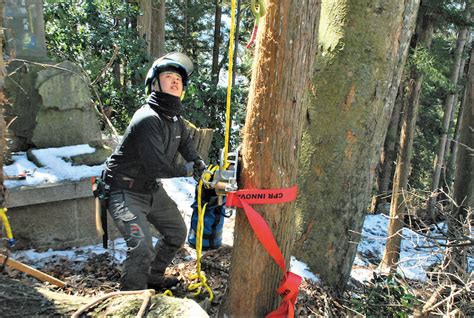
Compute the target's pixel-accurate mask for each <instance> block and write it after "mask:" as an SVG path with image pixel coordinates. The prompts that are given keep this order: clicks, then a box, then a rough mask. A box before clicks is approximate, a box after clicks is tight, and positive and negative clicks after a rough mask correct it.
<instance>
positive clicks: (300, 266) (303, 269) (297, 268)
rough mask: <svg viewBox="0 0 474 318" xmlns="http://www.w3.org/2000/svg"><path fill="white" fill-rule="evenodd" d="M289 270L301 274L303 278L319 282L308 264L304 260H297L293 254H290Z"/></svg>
mask: <svg viewBox="0 0 474 318" xmlns="http://www.w3.org/2000/svg"><path fill="white" fill-rule="evenodd" d="M290 271H291V272H293V273H295V274H297V275H299V276H301V277H302V278H304V279H307V280H308V279H309V280H312V281H313V282H315V283H318V282H319V278H318V277H317V276H316V275H314V274H313V273H312V272H311V271H310V270H309V268H308V265H307V264H306V263H304V262H301V261H299V260H297V259H296V257H294V256H291V260H290Z"/></svg>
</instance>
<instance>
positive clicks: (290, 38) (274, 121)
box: [222, 0, 320, 317]
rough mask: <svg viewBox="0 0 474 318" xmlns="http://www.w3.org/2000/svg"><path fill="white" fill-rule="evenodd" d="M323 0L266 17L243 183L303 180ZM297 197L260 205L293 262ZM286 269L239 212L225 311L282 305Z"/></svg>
mask: <svg viewBox="0 0 474 318" xmlns="http://www.w3.org/2000/svg"><path fill="white" fill-rule="evenodd" d="M319 8H320V1H319V0H270V1H267V13H266V15H265V16H264V18H262V19H261V22H260V32H259V35H258V39H257V47H256V56H255V59H254V64H253V73H252V81H251V87H250V94H249V102H248V106H247V107H248V108H247V118H246V125H245V127H244V135H243V138H244V139H243V151H242V156H243V158H242V159H243V169H242V182H241V184H240V186H241V188H244V189H245V188H249V189H252V188H253V189H255V188H257V189H271V188H286V187H290V186H293V185H294V184H296V174H297V171H296V170H297V169H296V168H297V166H296V165H297V158H298V149H299V144H300V139H301V133H302V124H301V123H302V122H303V117H304V109H303V107H304V99H305V97H306V96H307V93H308V92H309V89H308V87H309V79H310V77H311V70H312V65H313V60H314V57H315V55H316V50H317V29H318V22H319ZM293 207H294V203H286V204H278V205H263V206H256V207H255V208H256V209H257V210H258V211H259V213H260V214H261V215H262V216H263V217H264V218H265V219H266V220H267V222H268V224H269V226H270V227H271V229H272V231H273V234H274V236H275V239H276V241H277V244H278V246H279V247H280V249H281V251H282V254H283V256H284V258H285V261H286V263H287V264H288V265H289V258H290V252H291V247H292V242H293V237H294V233H293V224H294V211H293ZM281 278H282V273H281V272H280V269H279V268H278V266H277V265H276V264H275V263H274V261H273V259H272V258H271V257H270V256H269V255H268V254H267V252H266V251H265V249H264V248H263V247H262V246H261V245H260V243H259V242H258V240H257V239H256V237H255V234H254V233H253V231H252V229H251V228H250V226H249V224H248V221H247V220H246V218H245V215H244V214H243V212H239V213H238V214H237V218H236V225H235V232H234V247H233V252H232V266H231V272H230V280H229V288H228V295H227V297H225V298H224V299H225V306H224V308H223V313H222V314H224V315H228V316H241V317H262V316H264V315H265V314H268V313H269V312H270V311H272V310H273V309H275V308H276V306H277V304H278V295H277V293H276V288H277V287H278V285H279V283H280V280H281Z"/></svg>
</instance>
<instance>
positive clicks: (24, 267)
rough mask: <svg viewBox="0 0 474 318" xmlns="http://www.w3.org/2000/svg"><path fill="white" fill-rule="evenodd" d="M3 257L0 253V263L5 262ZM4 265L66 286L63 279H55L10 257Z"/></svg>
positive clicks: (45, 280) (57, 284)
mask: <svg viewBox="0 0 474 318" xmlns="http://www.w3.org/2000/svg"><path fill="white" fill-rule="evenodd" d="M5 259H6V256H5V255H2V254H0V263H3V262H5ZM5 264H6V265H8V266H9V267H11V268H13V269H16V270H19V271H21V272H23V273H26V274H28V275H31V276H33V277H35V278H37V279H39V280H41V281H43V282H48V283H51V284H53V285H56V286H58V287H61V288H62V287H64V286H66V283H65V282H63V281H60V280H59V279H56V278H54V277H53V276H50V275H48V274H45V273H43V272H41V271H39V270H37V269H34V268H33V267H30V266H28V265H25V264H23V263H21V262H18V261H15V260H14V259H11V258H8V259H7V260H6V263H5Z"/></svg>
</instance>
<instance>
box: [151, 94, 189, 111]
mask: <svg viewBox="0 0 474 318" xmlns="http://www.w3.org/2000/svg"><path fill="white" fill-rule="evenodd" d="M148 105H150V107H151V108H153V109H154V110H155V111H156V112H157V113H158V114H160V115H165V116H167V117H174V116H180V115H181V112H182V110H183V109H182V106H181V99H180V98H179V97H176V96H173V95H170V94H166V93H163V92H152V93H151V95H150V97H149V98H148Z"/></svg>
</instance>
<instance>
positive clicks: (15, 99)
mask: <svg viewBox="0 0 474 318" xmlns="http://www.w3.org/2000/svg"><path fill="white" fill-rule="evenodd" d="M3 14H4V24H5V25H4V28H5V30H6V36H7V41H6V43H7V52H8V54H9V57H10V59H11V62H10V63H9V65H8V69H7V71H8V74H9V76H8V77H7V79H6V81H5V90H6V92H7V97H8V99H9V101H10V103H11V105H10V107H6V114H5V115H6V120H7V122H11V125H10V127H9V135H10V138H11V145H10V148H11V151H20V150H21V151H24V150H27V149H29V148H49V147H61V146H69V145H77V144H85V143H88V144H92V145H94V146H102V138H101V132H100V128H99V118H98V114H97V112H95V110H94V107H93V104H92V101H91V92H90V87H89V83H88V79H87V78H86V77H85V76H84V75H83V74H82V72H81V69H80V68H79V67H78V66H76V65H74V64H73V63H71V62H69V61H63V62H61V63H58V64H56V63H54V62H52V61H51V60H50V59H49V58H48V56H47V52H46V40H45V31H44V21H43V3H42V1H41V0H7V1H6V3H5V7H4V12H3Z"/></svg>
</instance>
